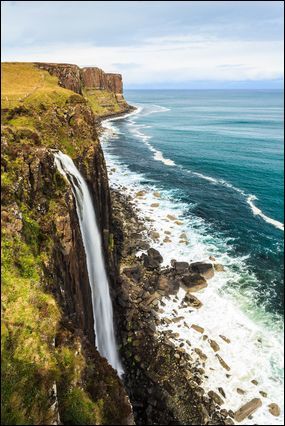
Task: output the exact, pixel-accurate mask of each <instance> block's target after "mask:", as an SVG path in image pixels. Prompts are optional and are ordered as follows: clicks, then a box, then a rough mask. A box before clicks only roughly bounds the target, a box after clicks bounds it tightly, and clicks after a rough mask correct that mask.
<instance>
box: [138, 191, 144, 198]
mask: <svg viewBox="0 0 285 426" xmlns="http://www.w3.org/2000/svg"><path fill="white" fill-rule="evenodd" d="M145 194H146V192H145V191H138V192H137V193H136V197H143V196H144V195H145Z"/></svg>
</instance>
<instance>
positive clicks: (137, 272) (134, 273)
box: [123, 265, 142, 282]
mask: <svg viewBox="0 0 285 426" xmlns="http://www.w3.org/2000/svg"><path fill="white" fill-rule="evenodd" d="M123 273H124V274H125V275H127V277H129V278H132V279H133V280H135V281H136V282H138V281H140V279H141V278H142V268H141V266H140V265H135V266H132V267H130V268H125V269H124V270H123Z"/></svg>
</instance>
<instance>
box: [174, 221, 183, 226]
mask: <svg viewBox="0 0 285 426" xmlns="http://www.w3.org/2000/svg"><path fill="white" fill-rule="evenodd" d="M174 223H176V225H183V222H182V221H181V220H176V221H175V222H174Z"/></svg>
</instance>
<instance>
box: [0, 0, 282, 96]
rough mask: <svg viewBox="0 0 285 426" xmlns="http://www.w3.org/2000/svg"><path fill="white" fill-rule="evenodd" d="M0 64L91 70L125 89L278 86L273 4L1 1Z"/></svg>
mask: <svg viewBox="0 0 285 426" xmlns="http://www.w3.org/2000/svg"><path fill="white" fill-rule="evenodd" d="M1 8H2V61H50V62H67V63H75V64H77V65H79V66H99V67H101V68H103V69H104V70H105V71H108V72H120V73H122V74H123V78H124V84H125V88H243V87H244V88H250V87H254V88H278V87H282V86H283V26H284V22H283V8H284V4H283V2H281V1H173V2H172V1H115V2H113V1H80V2H79V1H69V2H67V1H4V2H2V3H1Z"/></svg>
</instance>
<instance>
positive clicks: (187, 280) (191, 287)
mask: <svg viewBox="0 0 285 426" xmlns="http://www.w3.org/2000/svg"><path fill="white" fill-rule="evenodd" d="M182 283H183V284H184V285H185V287H187V288H188V291H189V292H193V293H195V292H196V291H200V290H203V288H206V287H207V286H208V284H207V281H206V280H205V278H204V277H203V276H202V275H200V274H187V275H184V276H183V277H182Z"/></svg>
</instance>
